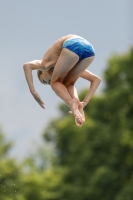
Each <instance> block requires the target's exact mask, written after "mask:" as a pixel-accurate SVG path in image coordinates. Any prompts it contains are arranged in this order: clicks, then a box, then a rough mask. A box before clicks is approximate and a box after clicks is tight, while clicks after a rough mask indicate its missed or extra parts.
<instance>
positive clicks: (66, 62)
mask: <svg viewBox="0 0 133 200" xmlns="http://www.w3.org/2000/svg"><path fill="white" fill-rule="evenodd" d="M78 60H79V57H78V55H77V54H75V53H73V52H72V51H70V50H68V49H66V48H63V50H62V52H61V54H60V57H59V59H58V61H57V63H56V65H55V68H54V71H53V74H52V78H51V81H53V82H55V81H57V80H60V79H62V78H64V76H65V75H66V74H67V73H68V72H69V71H70V70H71V69H72V68H73V67H74V66H75V64H76V63H77V62H78Z"/></svg>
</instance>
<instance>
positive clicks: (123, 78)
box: [44, 48, 133, 200]
mask: <svg viewBox="0 0 133 200" xmlns="http://www.w3.org/2000/svg"><path fill="white" fill-rule="evenodd" d="M132 66H133V48H131V49H130V50H129V52H128V53H126V54H124V55H113V56H112V57H111V58H110V59H109V61H108V64H107V68H106V70H105V72H104V78H105V88H104V90H103V92H102V94H101V95H99V96H95V97H93V98H92V100H91V101H90V103H89V105H88V106H87V107H86V108H85V114H86V123H85V125H84V126H83V127H82V128H77V127H76V126H75V125H74V122H73V118H72V116H68V114H67V111H68V110H67V108H66V106H65V105H61V106H60V111H61V117H60V118H58V119H55V120H53V121H52V122H51V123H50V124H49V126H48V128H47V130H46V131H45V133H44V138H45V140H47V141H49V142H52V143H55V156H56V158H57V160H56V166H59V167H61V168H62V169H64V173H63V183H64V184H62V185H61V186H60V188H61V191H62V197H61V199H63V200H66V199H69V200H71V199H77V200H97V199H99V200H100V199H101V200H112V199H114V200H124V199H128V200H131V199H133V192H132V183H133V178H132V169H133V159H132V155H133V154H132V152H133V134H132V133H133V123H132V122H133V89H132V86H133V77H132V75H133V67H132ZM84 95H85V91H82V93H81V94H80V98H81V99H83V96H84ZM54 166H55V163H54Z"/></svg>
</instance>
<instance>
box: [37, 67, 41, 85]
mask: <svg viewBox="0 0 133 200" xmlns="http://www.w3.org/2000/svg"><path fill="white" fill-rule="evenodd" d="M41 74H42V71H41V70H37V77H38V79H39V81H40V75H41ZM40 82H41V81H40ZM41 83H42V82H41Z"/></svg>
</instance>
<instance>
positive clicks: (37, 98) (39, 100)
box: [31, 91, 45, 109]
mask: <svg viewBox="0 0 133 200" xmlns="http://www.w3.org/2000/svg"><path fill="white" fill-rule="evenodd" d="M31 94H32V95H33V97H34V99H35V100H36V101H37V102H38V103H39V105H40V106H41V107H42V108H44V109H45V107H44V102H43V101H42V99H41V97H40V96H39V94H38V93H37V92H36V91H32V92H31Z"/></svg>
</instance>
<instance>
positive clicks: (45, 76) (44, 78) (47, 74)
mask: <svg viewBox="0 0 133 200" xmlns="http://www.w3.org/2000/svg"><path fill="white" fill-rule="evenodd" d="M52 73H53V69H52V68H51V69H49V70H48V71H41V70H37V76H38V79H39V81H40V82H41V83H42V84H45V85H50V81H51V76H52Z"/></svg>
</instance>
